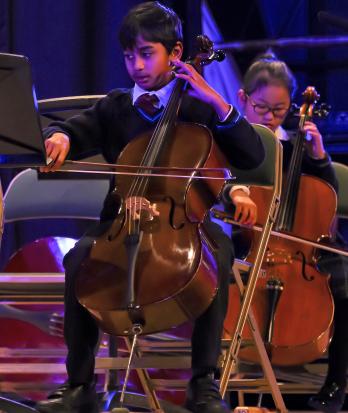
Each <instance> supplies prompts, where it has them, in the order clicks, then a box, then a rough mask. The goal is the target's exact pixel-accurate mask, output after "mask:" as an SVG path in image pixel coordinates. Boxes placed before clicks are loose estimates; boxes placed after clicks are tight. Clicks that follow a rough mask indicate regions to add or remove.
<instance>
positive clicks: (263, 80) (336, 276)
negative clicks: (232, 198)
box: [225, 54, 348, 413]
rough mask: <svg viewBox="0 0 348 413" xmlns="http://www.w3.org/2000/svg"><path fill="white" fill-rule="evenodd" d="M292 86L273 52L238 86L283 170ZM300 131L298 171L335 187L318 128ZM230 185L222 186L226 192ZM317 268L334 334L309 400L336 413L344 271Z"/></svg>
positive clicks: (336, 263) (344, 363) (346, 294)
mask: <svg viewBox="0 0 348 413" xmlns="http://www.w3.org/2000/svg"><path fill="white" fill-rule="evenodd" d="M295 90H296V80H295V78H294V76H293V74H292V73H291V71H290V69H289V68H288V66H287V65H286V64H285V62H283V61H280V60H278V59H277V58H276V57H275V56H274V55H273V54H266V55H263V56H260V57H259V58H257V59H256V60H255V61H254V62H253V63H252V64H251V66H250V67H249V68H248V70H247V71H246V74H245V76H244V81H243V88H242V89H240V90H239V92H238V98H239V103H240V108H241V109H242V111H243V113H244V115H245V117H246V118H247V119H248V120H249V121H250V122H253V123H258V124H262V125H264V126H267V127H268V128H270V129H271V130H272V131H273V132H274V133H275V135H276V136H277V138H278V139H280V140H281V142H282V145H283V154H284V164H283V169H284V171H285V172H286V171H287V169H288V167H289V161H290V158H291V153H292V149H293V144H292V142H291V138H290V136H289V135H288V134H287V132H286V131H285V130H284V129H283V128H282V124H283V122H284V120H285V117H286V115H287V113H288V111H289V108H290V105H291V100H292V98H293V95H294V92H295ZM303 130H304V132H305V133H306V134H307V135H306V145H305V148H306V151H305V154H304V158H303V162H302V172H303V173H305V174H308V175H313V176H316V177H318V178H321V179H323V180H324V181H326V182H327V183H329V184H330V185H331V186H332V187H333V188H334V189H335V190H336V191H337V186H338V184H337V180H336V177H335V173H334V170H333V167H332V165H331V159H330V157H329V155H328V154H327V152H326V151H325V148H324V145H323V139H322V136H321V134H320V132H319V130H318V128H317V126H316V125H315V123H313V122H309V121H307V122H305V124H304V126H303ZM230 188H231V187H230ZM230 188H228V187H227V188H226V189H225V191H226V192H227V191H229V189H230ZM236 215H238V211H236ZM235 218H237V216H235ZM320 267H321V268H322V269H323V270H325V272H328V273H330V274H331V279H330V286H331V290H332V294H333V296H334V300H335V314H334V335H333V338H332V341H331V344H330V347H329V361H328V372H327V376H326V380H325V383H324V385H323V387H322V388H321V390H320V392H319V393H318V394H317V395H316V396H313V397H311V398H310V400H309V402H308V404H309V406H311V407H313V408H314V409H316V410H320V411H324V412H327V413H336V412H338V411H339V410H340V409H341V408H342V405H343V403H344V398H345V389H346V374H347V368H348V346H347V343H348V324H347V322H346V315H347V313H348V288H347V287H346V286H347V280H348V271H347V269H346V268H345V266H344V265H343V264H342V261H341V260H340V258H338V257H334V258H332V256H331V257H329V258H324V259H322V260H321V262H320Z"/></svg>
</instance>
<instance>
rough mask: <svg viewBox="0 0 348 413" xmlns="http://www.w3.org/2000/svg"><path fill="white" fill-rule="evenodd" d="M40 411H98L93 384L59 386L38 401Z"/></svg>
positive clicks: (52, 412)
mask: <svg viewBox="0 0 348 413" xmlns="http://www.w3.org/2000/svg"><path fill="white" fill-rule="evenodd" d="M36 409H37V410H38V411H39V412H40V413H99V409H98V399H97V393H96V391H95V385H94V384H91V385H88V384H87V385H80V386H77V387H70V386H69V385H67V384H63V385H62V386H60V387H59V388H58V389H57V391H55V392H53V393H51V394H50V395H49V396H48V399H47V400H44V401H41V402H38V403H37V405H36Z"/></svg>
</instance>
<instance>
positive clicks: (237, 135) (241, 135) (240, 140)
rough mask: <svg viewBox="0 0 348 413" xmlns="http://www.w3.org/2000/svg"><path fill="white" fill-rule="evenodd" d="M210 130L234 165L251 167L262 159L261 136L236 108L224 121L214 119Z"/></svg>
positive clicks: (257, 164) (245, 167)
mask: <svg viewBox="0 0 348 413" xmlns="http://www.w3.org/2000/svg"><path fill="white" fill-rule="evenodd" d="M212 131H213V134H214V137H215V140H216V142H217V144H218V145H219V147H220V148H221V149H222V151H223V153H224V154H225V155H226V157H227V159H228V160H229V162H230V163H231V165H233V166H234V167H236V168H238V169H253V168H256V167H258V166H259V165H260V164H261V162H262V161H263V159H264V157H265V150H264V147H263V144H262V141H261V138H260V137H259V135H258V134H257V132H256V131H255V129H254V128H253V127H252V126H251V124H250V123H249V122H248V121H247V120H246V119H245V118H244V117H243V116H241V114H240V113H239V112H238V111H237V109H236V108H233V110H232V112H231V114H230V116H229V117H228V118H227V119H226V120H225V121H224V122H219V121H218V120H217V119H215V124H214V125H213V127H212Z"/></svg>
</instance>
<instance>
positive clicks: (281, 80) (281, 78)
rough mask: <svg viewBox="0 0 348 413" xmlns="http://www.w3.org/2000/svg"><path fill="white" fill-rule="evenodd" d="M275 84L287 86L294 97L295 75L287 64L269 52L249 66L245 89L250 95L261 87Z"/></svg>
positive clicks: (244, 80)
mask: <svg viewBox="0 0 348 413" xmlns="http://www.w3.org/2000/svg"><path fill="white" fill-rule="evenodd" d="M274 84H280V85H282V86H285V87H286V88H287V89H288V91H289V95H290V97H291V99H292V98H293V97H294V94H295V92H296V89H297V82H296V79H295V77H294V75H293V74H292V72H291V70H290V69H289V67H288V66H287V64H286V63H285V62H283V61H282V60H279V59H278V58H277V57H276V56H275V55H274V54H273V53H271V52H267V53H265V54H262V55H259V56H257V57H256V59H255V60H254V62H253V63H252V64H251V65H250V66H249V68H248V70H247V71H246V73H245V75H244V79H243V89H244V90H245V92H246V93H247V94H248V95H250V94H251V93H253V92H254V91H255V90H257V89H259V88H260V87H263V86H267V85H274Z"/></svg>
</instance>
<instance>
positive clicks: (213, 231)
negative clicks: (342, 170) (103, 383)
mask: <svg viewBox="0 0 348 413" xmlns="http://www.w3.org/2000/svg"><path fill="white" fill-rule="evenodd" d="M108 226H109V223H107V222H106V223H103V224H98V225H96V226H95V227H93V228H91V229H90V230H89V231H88V232H87V233H86V234H85V235H84V236H83V237H82V238H81V239H80V240H79V241H78V242H77V243H76V245H75V247H74V248H72V249H71V250H70V251H69V252H68V254H67V255H66V256H65V258H64V267H65V270H66V275H65V311H64V314H65V316H64V336H65V342H66V345H67V347H68V356H67V360H66V365H67V372H68V380H69V383H70V384H72V385H77V384H85V383H90V382H92V381H93V380H94V366H95V352H96V347H97V343H98V339H99V329H98V325H97V323H96V321H95V320H94V318H93V317H92V316H91V315H90V313H89V312H88V311H87V310H86V309H85V308H84V307H82V306H81V304H80V303H79V302H78V301H77V298H76V295H75V278H76V275H77V272H78V269H79V266H80V264H81V262H82V260H83V259H84V258H85V257H86V256H87V255H88V253H89V251H90V248H91V245H92V243H93V241H94V239H95V238H96V237H98V236H99V235H101V234H102V233H104V232H105V231H106V229H107V228H108ZM205 227H206V228H207V231H208V234H209V235H210V237H211V238H212V239H213V240H214V242H215V244H216V246H217V248H216V250H215V251H214V255H215V258H216V262H217V268H218V278H219V288H218V292H217V294H216V296H215V298H214V300H213V301H212V303H211V305H210V306H209V308H208V309H207V310H206V311H205V312H204V313H203V314H202V315H201V316H200V317H199V318H198V319H197V320H196V321H195V323H194V329H193V334H192V368H193V369H194V370H203V371H204V370H215V369H216V366H217V362H218V357H219V355H220V350H221V348H220V343H221V336H222V330H223V322H224V318H225V315H226V311H227V305H228V285H229V275H230V271H231V267H232V264H233V259H234V254H233V246H232V242H231V240H230V239H229V238H228V237H227V235H225V234H224V233H223V231H222V230H221V229H220V227H219V226H218V225H217V224H215V223H212V222H210V221H208V222H206V223H205Z"/></svg>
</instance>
